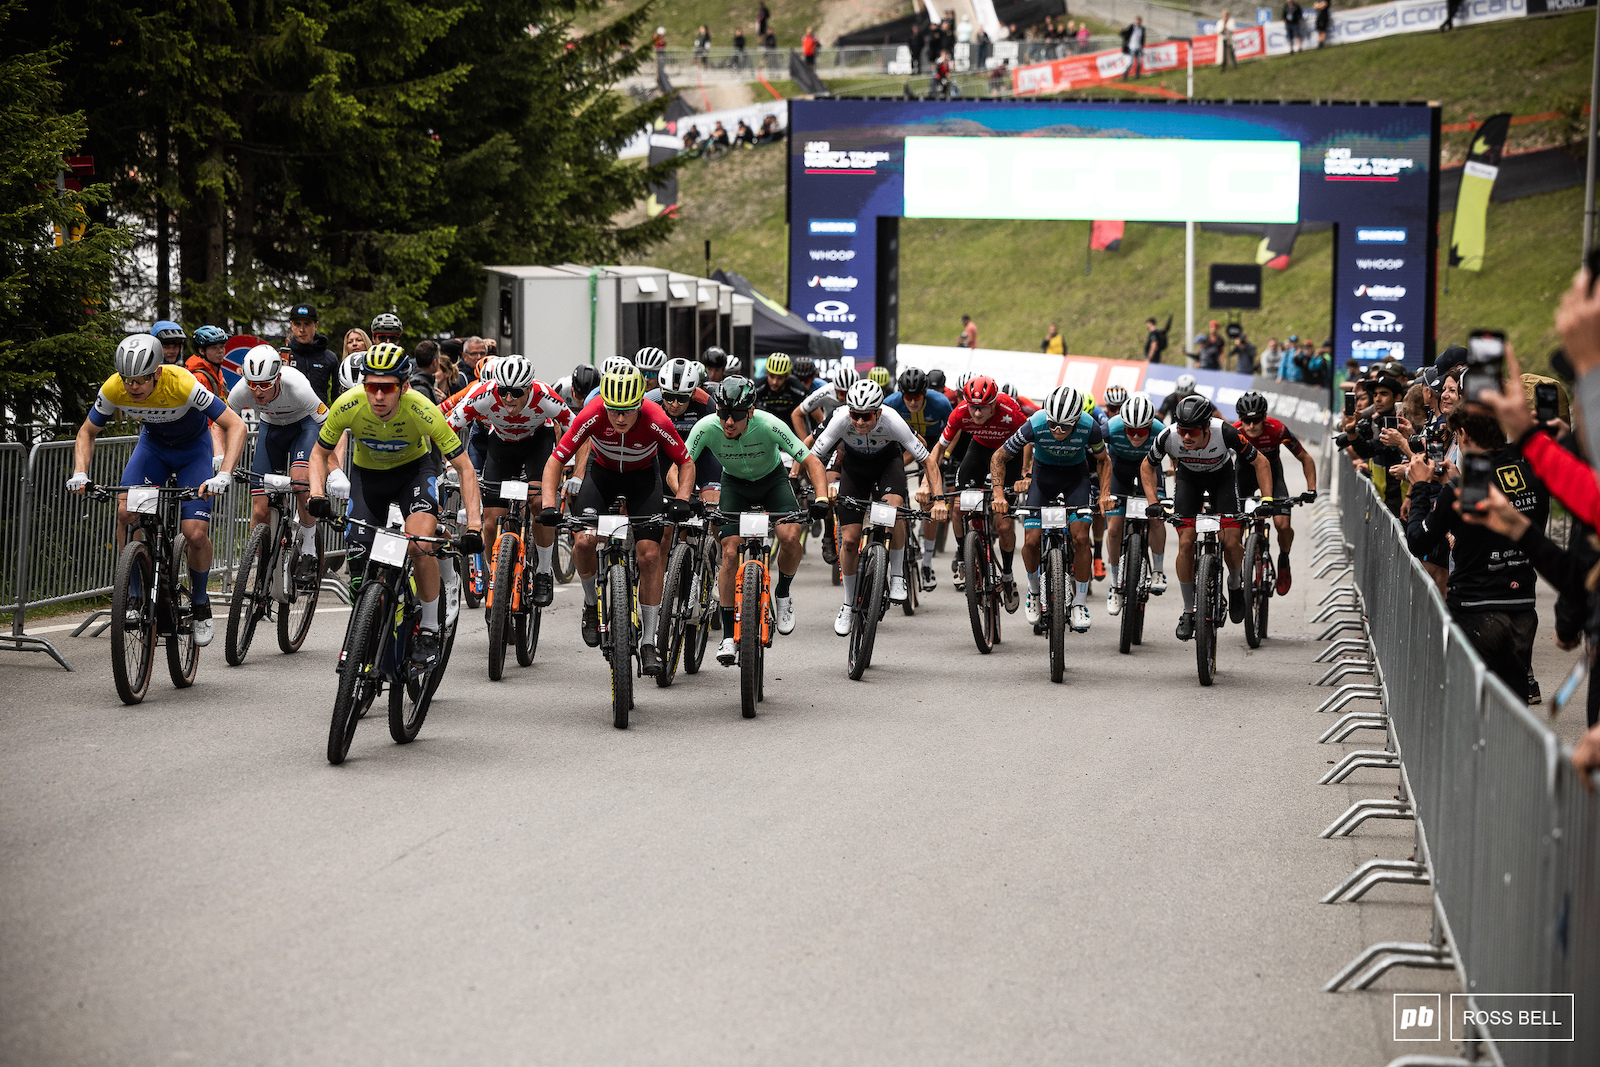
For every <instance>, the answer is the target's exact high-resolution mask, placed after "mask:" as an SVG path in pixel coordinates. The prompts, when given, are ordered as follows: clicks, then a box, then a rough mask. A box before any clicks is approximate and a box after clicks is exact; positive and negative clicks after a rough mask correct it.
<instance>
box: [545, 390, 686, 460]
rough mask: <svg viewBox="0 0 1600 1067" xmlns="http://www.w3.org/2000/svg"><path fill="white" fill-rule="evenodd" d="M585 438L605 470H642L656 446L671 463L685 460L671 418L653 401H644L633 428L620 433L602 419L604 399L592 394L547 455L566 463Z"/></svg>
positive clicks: (679, 439)
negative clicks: (591, 397) (590, 398)
mask: <svg viewBox="0 0 1600 1067" xmlns="http://www.w3.org/2000/svg"><path fill="white" fill-rule="evenodd" d="M585 441H593V442H594V448H593V450H592V451H591V452H590V455H589V458H590V459H591V460H593V461H594V462H596V463H598V464H600V466H602V467H604V468H606V469H607V470H613V471H637V470H644V469H645V468H646V467H649V466H651V465H652V464H654V463H655V461H656V450H657V449H658V448H659V449H665V450H666V453H667V458H668V459H670V460H672V462H674V463H688V462H689V452H688V450H687V449H685V448H684V447H683V438H681V437H679V436H678V431H677V430H675V429H673V428H672V420H671V419H669V418H667V413H666V412H665V411H662V410H661V405H660V404H657V403H656V402H655V401H653V400H646V401H644V403H643V404H642V405H641V406H640V408H639V418H638V419H637V421H635V422H634V424H633V428H632V429H630V430H629V431H628V432H627V433H625V434H622V433H618V432H617V431H616V429H615V428H614V427H612V425H611V420H610V419H608V418H606V405H605V401H604V400H601V399H600V398H599V397H595V398H594V399H593V400H591V401H589V402H588V403H587V404H585V405H584V406H583V410H582V411H580V412H578V414H577V416H576V417H575V418H574V419H573V420H572V425H571V426H569V427H568V428H567V432H566V434H565V435H564V436H563V437H562V438H561V441H560V443H559V444H557V445H556V448H555V451H554V452H553V453H551V454H552V455H554V456H555V457H556V458H557V459H559V460H560V461H561V462H562V463H566V462H567V461H568V460H570V459H571V458H572V457H573V456H575V455H577V453H578V449H579V448H580V447H581V446H582V445H583V443H584V442H585Z"/></svg>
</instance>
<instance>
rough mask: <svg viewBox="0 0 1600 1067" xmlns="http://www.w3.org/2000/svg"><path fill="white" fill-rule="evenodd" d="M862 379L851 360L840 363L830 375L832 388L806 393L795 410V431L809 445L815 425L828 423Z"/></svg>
mask: <svg viewBox="0 0 1600 1067" xmlns="http://www.w3.org/2000/svg"><path fill="white" fill-rule="evenodd" d="M860 380H861V375H860V374H859V373H858V372H857V371H856V369H855V368H854V367H852V366H851V365H850V364H849V362H844V363H841V364H839V365H838V366H837V367H835V368H834V370H833V373H832V374H830V375H828V384H829V386H830V388H826V389H818V390H816V391H814V392H812V393H808V394H807V395H806V398H805V400H803V401H801V403H800V406H799V407H797V408H796V409H795V411H794V414H793V415H792V416H791V420H792V422H793V424H794V432H795V433H797V434H799V435H800V437H801V438H803V439H804V440H805V442H806V443H807V444H808V445H809V444H810V443H811V440H812V437H813V435H814V433H815V430H814V429H813V427H816V428H820V427H823V426H826V425H827V424H828V420H829V419H831V418H833V413H834V412H835V411H836V410H838V408H839V405H840V404H843V403H844V398H845V396H846V394H848V393H849V392H850V387H851V386H852V385H854V384H856V382H858V381H860Z"/></svg>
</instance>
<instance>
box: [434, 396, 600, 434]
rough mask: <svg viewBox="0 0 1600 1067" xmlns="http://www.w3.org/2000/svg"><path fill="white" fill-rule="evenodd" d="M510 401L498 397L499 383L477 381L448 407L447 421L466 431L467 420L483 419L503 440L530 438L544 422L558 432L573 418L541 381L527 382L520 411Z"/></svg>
mask: <svg viewBox="0 0 1600 1067" xmlns="http://www.w3.org/2000/svg"><path fill="white" fill-rule="evenodd" d="M509 400H510V398H506V399H501V396H500V389H499V387H498V386H494V385H490V384H489V383H488V382H479V383H477V384H476V385H474V386H473V387H472V390H471V391H470V392H468V393H467V395H466V396H464V397H462V398H461V400H460V402H459V403H457V404H456V406H455V407H453V408H451V409H450V414H449V415H448V416H447V417H446V421H447V422H449V424H450V428H451V429H452V430H454V431H455V432H456V433H463V432H465V431H466V429H467V425H468V423H471V422H482V423H484V424H485V425H487V426H488V427H489V428H490V430H491V431H492V432H493V433H494V435H495V436H496V437H498V438H500V439H501V440H503V441H527V440H531V439H532V438H533V435H534V433H535V432H537V431H538V429H539V428H540V427H541V426H543V425H544V424H545V423H547V422H548V423H550V424H551V425H552V426H553V427H554V428H555V430H556V431H557V433H558V434H559V432H560V431H561V430H562V429H563V428H565V426H566V424H567V423H568V422H570V421H572V413H571V412H570V411H568V410H567V407H566V405H565V404H563V403H562V402H561V401H560V400H558V399H556V395H555V393H553V392H552V391H551V390H550V387H549V386H548V385H545V384H544V383H543V382H540V381H535V382H532V383H530V384H529V386H528V394H527V401H526V403H524V404H523V406H522V410H521V411H517V412H513V411H512V410H511V405H510V402H509Z"/></svg>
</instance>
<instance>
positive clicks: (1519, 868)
mask: <svg viewBox="0 0 1600 1067" xmlns="http://www.w3.org/2000/svg"><path fill="white" fill-rule="evenodd" d="M1335 462H1336V463H1337V465H1338V468H1339V470H1338V475H1337V477H1338V483H1339V486H1338V487H1339V512H1340V516H1341V519H1340V521H1341V525H1342V532H1343V536H1344V541H1345V543H1346V545H1347V546H1348V548H1349V553H1350V557H1351V559H1352V561H1353V564H1354V581H1355V586H1356V588H1357V589H1358V590H1359V592H1360V599H1361V611H1362V613H1363V615H1364V616H1365V627H1366V631H1367V634H1368V636H1369V637H1370V640H1371V646H1372V654H1373V658H1374V661H1375V667H1376V670H1377V674H1378V678H1379V679H1380V682H1381V685H1382V691H1383V698H1384V707H1385V709H1386V711H1387V713H1388V723H1389V736H1390V739H1391V744H1392V746H1393V749H1394V751H1395V753H1396V754H1397V755H1398V757H1399V761H1400V774H1401V790H1402V791H1401V799H1402V802H1407V803H1409V806H1410V809H1411V811H1412V813H1413V814H1414V816H1415V819H1416V833H1417V843H1418V855H1417V858H1418V859H1419V860H1421V861H1423V862H1424V863H1425V864H1426V866H1427V870H1428V874H1429V882H1430V883H1431V887H1432V888H1431V892H1432V894H1433V900H1434V916H1435V945H1436V946H1437V947H1438V950H1439V955H1438V956H1436V957H1435V962H1434V963H1433V964H1431V965H1440V962H1441V961H1442V962H1450V961H1453V964H1454V968H1455V970H1456V972H1457V974H1458V976H1459V978H1460V980H1461V987H1462V990H1463V991H1464V992H1465V993H1466V994H1467V996H1468V998H1469V1002H1470V1003H1471V1005H1472V1007H1473V1008H1474V1009H1478V1008H1479V1007H1480V1005H1479V1003H1478V1001H1477V999H1476V998H1477V997H1479V996H1483V995H1485V994H1491V993H1571V994H1574V1002H1575V1004H1576V1007H1577V1011H1576V1015H1575V1018H1574V1038H1575V1039H1574V1040H1573V1041H1570V1042H1567V1041H1562V1042H1545V1041H1540V1042H1521V1041H1509V1040H1505V1039H1504V1038H1505V1033H1506V1031H1505V1029H1504V1028H1503V1027H1497V1026H1494V1025H1490V1026H1478V1027H1476V1028H1475V1030H1476V1038H1477V1039H1478V1040H1480V1041H1481V1042H1482V1045H1483V1047H1484V1048H1485V1049H1487V1050H1488V1051H1489V1053H1490V1054H1491V1055H1492V1057H1493V1059H1494V1061H1495V1062H1496V1063H1501V1064H1506V1065H1511V1067H1522V1065H1529V1067H1569V1065H1570V1067H1578V1065H1585V1067H1589V1065H1592V1064H1595V1063H1600V1010H1596V1009H1600V796H1597V795H1595V794H1591V793H1589V792H1588V791H1587V790H1585V788H1584V786H1583V783H1582V782H1581V781H1580V780H1579V777H1578V775H1577V772H1576V771H1575V770H1574V768H1573V767H1572V764H1571V761H1570V753H1569V752H1564V751H1563V750H1562V747H1561V745H1560V743H1559V740H1558V739H1557V737H1556V735H1555V734H1554V733H1553V732H1552V731H1551V730H1550V728H1549V727H1548V726H1546V725H1545V724H1544V723H1543V722H1541V721H1540V719H1539V717H1538V716H1537V715H1535V714H1534V713H1533V712H1531V711H1530V710H1529V709H1528V707H1527V705H1526V704H1525V703H1524V702H1523V701H1521V700H1519V699H1517V697H1516V696H1515V694H1513V693H1512V692H1511V691H1510V690H1509V689H1508V688H1507V687H1506V686H1505V684H1504V683H1503V682H1501V681H1500V680H1499V679H1498V678H1497V677H1495V676H1494V675H1493V674H1491V673H1489V671H1488V670H1487V669H1486V668H1485V666H1484V663H1483V660H1482V658H1481V657H1480V656H1479V655H1478V653H1477V651H1476V650H1475V649H1474V648H1473V647H1472V645H1471V643H1470V642H1469V641H1468V640H1467V638H1466V635H1465V634H1464V633H1463V632H1462V630H1461V629H1460V628H1459V627H1458V626H1456V625H1455V623H1454V622H1452V621H1451V618H1450V613H1449V609H1448V608H1447V607H1446V605H1445V602H1444V599H1443V597H1441V596H1440V594H1439V590H1438V587H1437V586H1436V585H1435V583H1434V581H1433V579H1432V578H1431V577H1430V576H1429V575H1428V574H1427V572H1426V571H1424V570H1423V568H1422V566H1421V564H1420V563H1419V562H1418V561H1417V560H1416V559H1415V558H1414V557H1413V556H1412V555H1411V552H1410V550H1409V549H1408V548H1407V546H1406V541H1405V535H1404V531H1403V530H1402V529H1401V527H1400V525H1399V523H1398V522H1397V521H1396V520H1395V518H1394V517H1393V516H1392V515H1391V514H1390V513H1389V511H1388V509H1387V508H1385V507H1384V505H1383V502H1382V501H1381V500H1380V499H1379V497H1378V495H1377V493H1376V492H1375V491H1374V490H1373V487H1372V483H1371V482H1370V481H1368V480H1367V479H1365V478H1362V477H1361V476H1360V475H1359V474H1357V473H1356V471H1355V469H1354V468H1353V467H1352V466H1351V465H1350V464H1348V463H1345V462H1342V461H1338V460H1336V461H1335ZM1580 706H1581V705H1580ZM1418 884H1422V883H1420V882H1419V883H1418ZM1446 946H1447V947H1446ZM1420 947H1422V948H1426V946H1420ZM1421 956H1422V957H1424V958H1425V957H1426V953H1422V954H1421ZM1403 962H1422V960H1421V959H1419V958H1417V957H1413V958H1411V959H1409V960H1406V961H1403ZM1424 965H1429V964H1427V963H1424ZM1332 984H1333V983H1330V985H1332ZM1497 1031H1498V1033H1497Z"/></svg>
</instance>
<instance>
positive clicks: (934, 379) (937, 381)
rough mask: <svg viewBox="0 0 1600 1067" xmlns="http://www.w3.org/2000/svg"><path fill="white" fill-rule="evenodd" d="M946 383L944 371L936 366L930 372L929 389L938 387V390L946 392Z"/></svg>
mask: <svg viewBox="0 0 1600 1067" xmlns="http://www.w3.org/2000/svg"><path fill="white" fill-rule="evenodd" d="M944 383H945V377H944V371H942V370H940V369H939V368H938V367H935V368H933V369H932V370H931V371H929V372H928V388H929V389H937V390H939V392H941V393H942V392H944Z"/></svg>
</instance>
